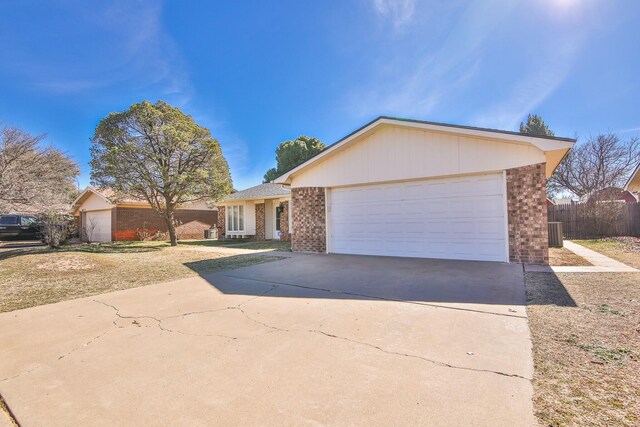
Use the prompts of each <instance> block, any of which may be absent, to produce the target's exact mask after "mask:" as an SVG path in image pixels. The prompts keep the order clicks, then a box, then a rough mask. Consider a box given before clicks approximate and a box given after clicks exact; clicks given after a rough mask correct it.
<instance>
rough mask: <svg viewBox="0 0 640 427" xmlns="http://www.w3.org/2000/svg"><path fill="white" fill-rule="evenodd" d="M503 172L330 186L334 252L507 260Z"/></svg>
mask: <svg viewBox="0 0 640 427" xmlns="http://www.w3.org/2000/svg"><path fill="white" fill-rule="evenodd" d="M503 189H504V183H503V177H502V174H486V175H478V176H466V177H457V178H446V179H432V180H424V181H415V182H408V183H394V184H382V185H371V186H365V187H346V188H339V189H332V190H331V191H330V201H329V230H330V233H331V236H330V252H335V253H352V254H365V255H366V254H369V255H390V256H413V257H432V258H446V259H477V260H491V261H505V260H506V236H505V230H506V212H505V202H504V194H503V191H504V190H503Z"/></svg>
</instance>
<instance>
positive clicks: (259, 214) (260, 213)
mask: <svg viewBox="0 0 640 427" xmlns="http://www.w3.org/2000/svg"><path fill="white" fill-rule="evenodd" d="M255 206H256V235H255V237H254V239H255V240H256V241H258V242H262V241H264V240H265V229H264V227H265V219H264V203H258V204H256V205H255Z"/></svg>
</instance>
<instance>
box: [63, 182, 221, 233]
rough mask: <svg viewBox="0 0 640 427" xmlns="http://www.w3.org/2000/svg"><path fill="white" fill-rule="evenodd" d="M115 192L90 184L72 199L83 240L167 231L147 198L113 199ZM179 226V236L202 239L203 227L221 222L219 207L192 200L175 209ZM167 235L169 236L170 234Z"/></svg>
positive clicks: (206, 227) (204, 228)
mask: <svg viewBox="0 0 640 427" xmlns="http://www.w3.org/2000/svg"><path fill="white" fill-rule="evenodd" d="M114 196H115V194H114V193H113V191H111V190H109V189H106V190H99V189H97V188H94V187H87V188H86V189H85V190H84V191H83V192H82V193H80V195H79V196H78V198H77V199H76V200H75V201H74V202H73V210H72V213H73V215H74V216H75V217H76V218H77V224H78V226H79V229H80V235H81V238H82V239H83V240H90V241H92V242H111V241H117V240H139V239H140V235H139V232H140V231H146V232H150V233H155V232H156V231H160V232H162V233H166V231H167V226H166V225H165V223H164V220H163V219H162V218H161V217H160V215H159V214H158V213H157V212H156V211H154V210H153V209H151V207H150V206H149V204H148V203H147V202H146V201H142V200H135V199H117V201H116V200H115V199H114ZM176 220H177V221H178V223H179V225H178V227H177V228H176V231H177V234H178V238H180V239H202V238H204V230H206V229H209V228H211V227H213V226H215V225H216V224H217V222H218V212H217V209H216V208H214V209H210V208H209V207H207V205H206V203H204V202H197V203H192V204H190V205H188V206H183V207H182V208H181V209H178V210H177V211H176ZM167 238H168V236H167Z"/></svg>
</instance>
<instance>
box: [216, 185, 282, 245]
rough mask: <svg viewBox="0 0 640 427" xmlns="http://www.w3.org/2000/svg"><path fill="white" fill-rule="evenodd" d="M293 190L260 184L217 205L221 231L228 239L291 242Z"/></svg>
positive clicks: (280, 186) (236, 193) (232, 195)
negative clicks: (291, 201)
mask: <svg viewBox="0 0 640 427" xmlns="http://www.w3.org/2000/svg"><path fill="white" fill-rule="evenodd" d="M290 200H291V190H290V189H289V187H288V186H285V185H281V184H272V183H267V184H260V185H257V186H255V187H251V188H248V189H246V190H243V191H238V192H235V193H233V194H231V195H230V196H229V197H227V198H226V199H225V200H223V201H221V202H219V203H218V211H219V216H218V227H219V230H222V233H224V235H225V236H226V237H227V238H252V239H254V240H257V241H262V240H279V239H281V240H289V231H288V230H289V228H290V227H289V226H290V223H291V215H290V211H289V201H290Z"/></svg>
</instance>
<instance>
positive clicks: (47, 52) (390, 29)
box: [0, 0, 640, 188]
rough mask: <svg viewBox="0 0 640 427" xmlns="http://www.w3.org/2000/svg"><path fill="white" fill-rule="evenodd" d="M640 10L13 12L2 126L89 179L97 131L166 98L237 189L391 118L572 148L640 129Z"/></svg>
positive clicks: (550, 1) (5, 39)
mask: <svg viewBox="0 0 640 427" xmlns="http://www.w3.org/2000/svg"><path fill="white" fill-rule="evenodd" d="M639 21H640V2H637V1H635V0H628V1H622V0H621V1H609V0H600V1H599V0H523V1H515V0H514V1H507V0H484V1H482V2H480V1H468V2H465V1H429V2H426V1H425V2H420V1H415V0H395V1H394V0H370V1H369V0H354V1H307V0H302V1H301V0H298V1H284V0H283V1H277V2H267V1H247V2H240V1H238V2H223V1H218V2H209V1H189V2H187V1H177V0H176V1H171V2H161V1H153V0H150V1H140V2H137V1H119V2H113V1H106V0H105V1H93V2H92V1H56V2H53V1H52V2H42V1H30V0H22V1H15V0H0V46H1V48H0V120H2V121H3V122H5V123H8V124H12V125H15V126H18V127H21V128H23V129H26V130H28V131H30V132H32V133H35V134H41V133H46V134H47V135H48V137H47V140H48V142H50V143H52V144H55V145H56V146H59V147H61V148H62V149H63V150H65V151H67V152H68V153H69V154H70V155H71V156H73V157H74V158H75V159H76V160H77V161H78V162H80V164H81V166H82V172H83V173H82V176H81V178H80V185H81V186H84V185H87V184H88V182H89V173H90V169H89V165H88V161H89V159H90V155H89V147H90V141H89V139H90V138H91V136H92V135H93V130H94V128H95V126H96V125H97V123H98V122H99V120H100V119H101V118H103V117H104V116H106V115H107V114H108V113H109V112H112V111H121V110H125V109H127V108H128V107H129V106H130V105H131V104H132V103H134V102H138V101H141V100H144V99H146V100H149V101H156V100H158V99H162V100H165V101H167V102H169V103H171V104H173V105H175V106H178V107H180V108H181V109H182V110H183V111H184V112H186V113H187V114H190V115H192V116H193V117H194V118H195V119H196V121H197V122H198V123H199V124H201V125H204V126H206V127H208V128H209V129H211V132H212V134H213V135H214V136H215V137H216V138H218V140H219V141H220V143H221V145H222V148H223V151H224V153H225V156H226V157H227V159H228V161H229V164H230V166H231V172H232V176H233V179H234V184H235V186H236V188H245V187H248V186H251V185H254V184H257V183H259V182H261V178H262V175H263V174H264V172H265V171H266V170H267V169H268V168H269V167H272V166H274V164H275V159H274V149H275V147H276V146H277V145H278V144H279V143H280V142H281V141H283V140H286V139H291V138H295V137H296V136H298V135H301V134H306V135H309V136H315V137H318V138H320V139H321V140H322V141H324V142H325V143H326V144H330V143H333V142H335V141H336V140H337V139H339V138H341V137H342V136H344V135H346V134H348V133H349V132H351V131H352V130H354V129H356V128H358V127H360V126H361V125H363V124H364V123H366V122H367V121H369V120H371V119H373V118H375V117H377V116H379V115H392V116H399V117H408V118H415V119H423V120H433V121H442V122H448V123H456V124H466V125H476V126H486V127H494V128H501V129H507V130H515V129H517V126H518V124H519V122H520V121H521V120H522V118H523V117H524V116H526V114H527V113H529V112H534V113H538V114H540V115H542V117H543V118H544V119H545V120H546V121H547V123H548V124H549V125H550V127H551V128H552V129H553V130H554V131H555V132H556V134H557V135H560V136H578V137H579V138H581V139H582V138H585V137H587V136H588V135H590V134H596V133H598V132H603V131H618V132H622V135H623V136H625V137H626V136H632V135H634V134H640V78H639V76H640V49H639V47H638V46H640V27H639V26H638V25H637V22H639Z"/></svg>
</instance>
